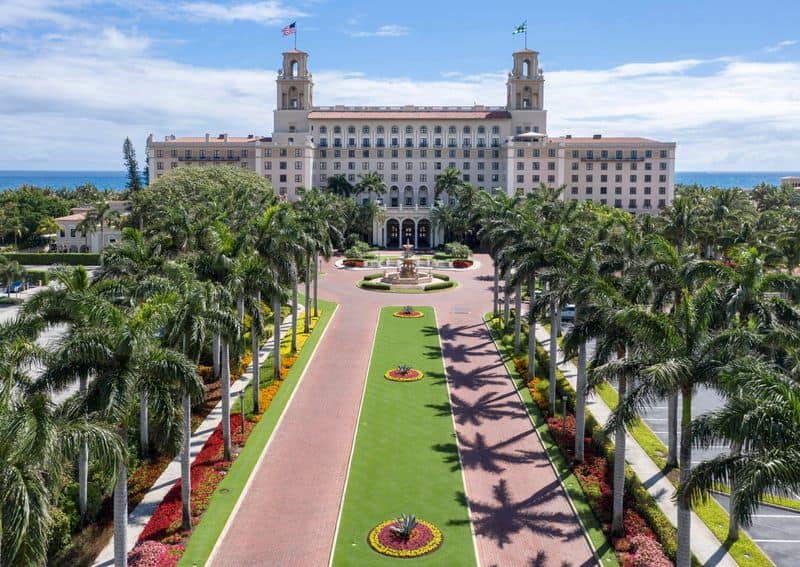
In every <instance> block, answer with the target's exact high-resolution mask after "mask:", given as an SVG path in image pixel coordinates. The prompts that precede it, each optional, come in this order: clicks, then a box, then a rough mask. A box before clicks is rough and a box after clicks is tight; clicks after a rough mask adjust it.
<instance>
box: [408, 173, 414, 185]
mask: <svg viewBox="0 0 800 567" xmlns="http://www.w3.org/2000/svg"><path fill="white" fill-rule="evenodd" d="M412 181H414V175H413V174H411V173H407V174H406V183H411V182H412Z"/></svg>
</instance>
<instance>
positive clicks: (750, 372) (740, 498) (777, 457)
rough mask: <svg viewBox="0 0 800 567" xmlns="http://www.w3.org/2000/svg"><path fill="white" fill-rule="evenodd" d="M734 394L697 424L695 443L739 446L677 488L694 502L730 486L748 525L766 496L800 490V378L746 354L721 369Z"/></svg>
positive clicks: (740, 519) (735, 516)
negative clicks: (716, 488) (720, 486)
mask: <svg viewBox="0 0 800 567" xmlns="http://www.w3.org/2000/svg"><path fill="white" fill-rule="evenodd" d="M722 374H723V376H722V379H721V381H722V382H723V387H724V388H725V389H726V390H728V391H729V392H731V393H732V395H731V396H730V397H728V399H727V401H726V403H725V405H724V406H723V407H722V408H719V409H717V410H714V411H712V412H709V413H707V414H705V415H703V416H700V417H699V418H697V419H696V420H695V421H694V423H693V424H692V438H693V441H694V443H695V445H696V446H698V447H709V446H711V445H715V444H719V443H726V444H731V445H732V446H736V447H739V448H740V451H734V452H731V453H730V454H723V455H720V456H718V457H716V458H714V459H711V460H709V461H705V462H703V463H700V464H699V465H697V466H696V467H694V468H693V469H692V471H691V474H690V475H689V477H688V478H687V480H686V481H685V482H684V483H682V484H681V487H680V489H679V491H678V497H679V502H682V503H683V505H684V506H689V505H691V502H692V501H694V500H697V499H705V498H707V497H708V493H709V491H710V490H713V489H714V487H715V486H716V485H718V484H729V485H730V486H731V505H730V511H729V513H730V517H731V522H732V526H731V527H732V528H733V529H732V530H731V531H732V533H729V537H730V538H733V539H736V537H737V536H738V525H739V523H741V524H743V525H745V526H749V525H751V523H752V518H753V514H754V513H755V512H756V510H757V508H758V506H759V504H760V502H761V500H762V499H763V497H764V496H765V495H772V496H782V497H785V498H794V497H795V496H796V494H797V493H798V492H800V450H798V447H800V417H798V416H800V383H798V382H797V380H796V379H795V377H793V376H791V375H789V374H787V373H785V372H784V371H782V370H781V369H780V368H777V367H776V366H775V365H774V364H771V363H769V362H767V361H764V360H760V359H758V358H755V357H752V356H747V357H743V358H741V359H739V360H736V361H734V362H733V363H731V364H730V365H729V366H728V367H727V368H726V369H725V370H724V372H723V373H722Z"/></svg>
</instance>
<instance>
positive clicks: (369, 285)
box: [361, 281, 392, 289]
mask: <svg viewBox="0 0 800 567" xmlns="http://www.w3.org/2000/svg"><path fill="white" fill-rule="evenodd" d="M361 287H363V288H366V289H392V286H390V285H389V284H385V283H383V282H370V281H367V282H361Z"/></svg>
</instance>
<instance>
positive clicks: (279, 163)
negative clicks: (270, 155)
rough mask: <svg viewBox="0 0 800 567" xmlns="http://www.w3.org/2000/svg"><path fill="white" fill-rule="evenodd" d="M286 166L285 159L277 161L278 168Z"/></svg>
mask: <svg viewBox="0 0 800 567" xmlns="http://www.w3.org/2000/svg"><path fill="white" fill-rule="evenodd" d="M287 167H288V165H287V163H286V162H285V161H281V162H278V169H286V168H287Z"/></svg>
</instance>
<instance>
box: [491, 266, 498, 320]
mask: <svg viewBox="0 0 800 567" xmlns="http://www.w3.org/2000/svg"><path fill="white" fill-rule="evenodd" d="M492 265H493V266H494V285H493V286H492V314H493V315H494V316H495V317H497V315H498V313H499V312H500V302H499V297H500V269H499V268H498V267H497V262H492Z"/></svg>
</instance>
